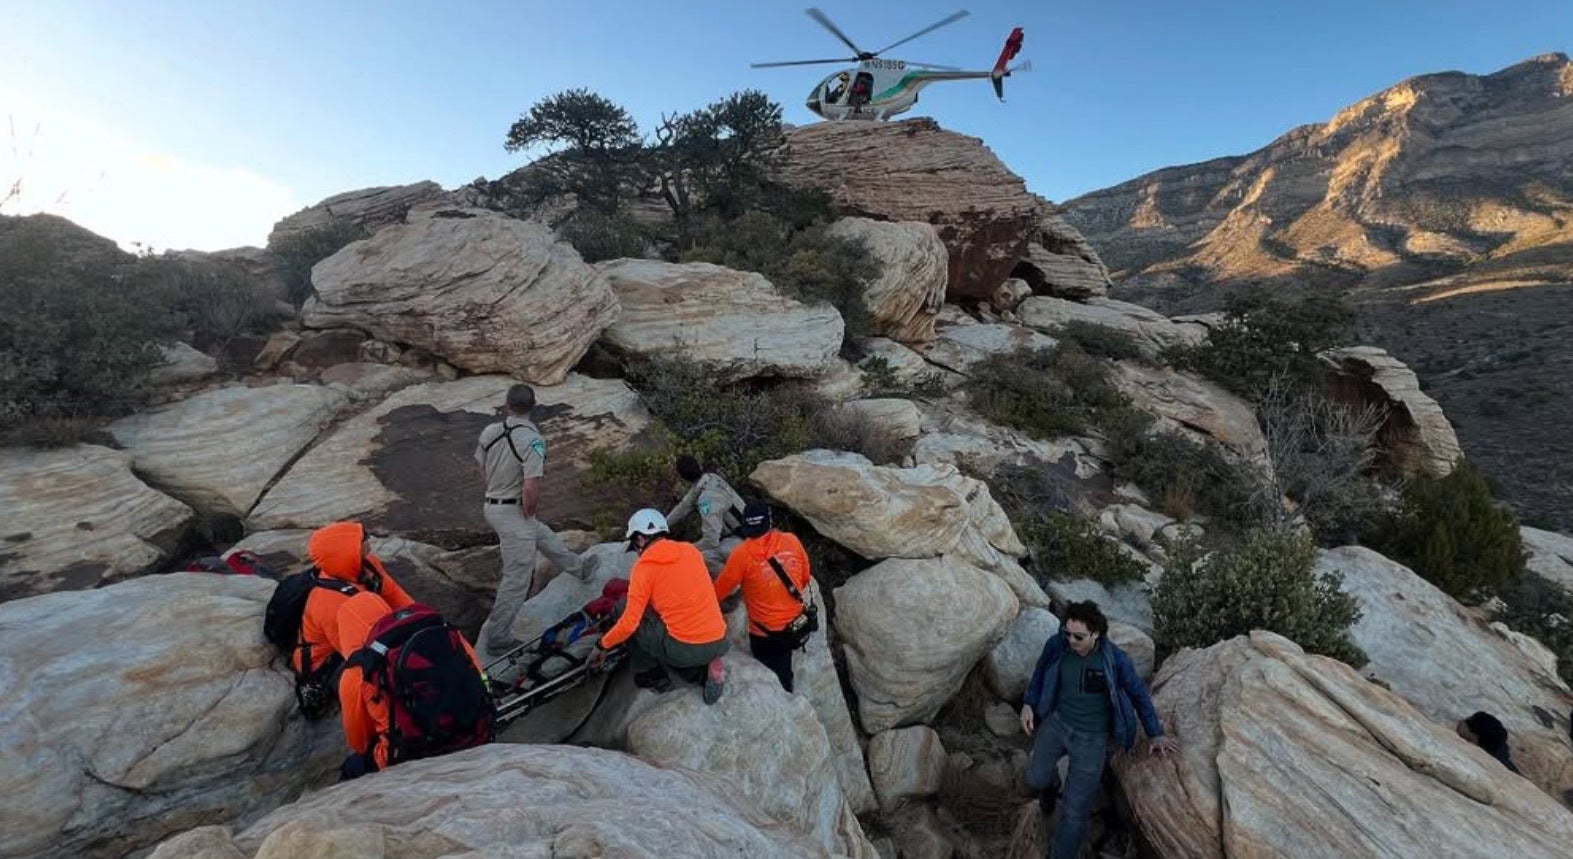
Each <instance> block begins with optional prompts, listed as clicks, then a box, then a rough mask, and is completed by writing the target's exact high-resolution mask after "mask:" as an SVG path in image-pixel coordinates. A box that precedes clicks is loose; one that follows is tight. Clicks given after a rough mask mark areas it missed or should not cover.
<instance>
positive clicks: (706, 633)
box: [592, 509, 730, 704]
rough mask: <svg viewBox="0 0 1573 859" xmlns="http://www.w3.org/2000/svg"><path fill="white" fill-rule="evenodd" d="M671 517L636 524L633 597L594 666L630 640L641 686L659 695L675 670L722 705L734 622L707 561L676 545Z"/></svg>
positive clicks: (632, 529) (645, 515) (638, 518)
mask: <svg viewBox="0 0 1573 859" xmlns="http://www.w3.org/2000/svg"><path fill="white" fill-rule="evenodd" d="M669 531H670V528H669V526H668V525H667V522H666V517H665V516H663V515H661V511H659V510H651V509H645V510H640V511H639V512H637V513H635V514H634V515H633V517H632V518H630V519H629V520H628V530H627V533H626V534H625V536H626V537H627V539H628V548H629V550H630V551H633V552H638V553H639V560H638V561H636V562H635V563H634V567H633V570H632V571H631V572H630V573H629V575H628V596H627V598H626V601H625V603H624V607H623V611H622V615H621V616H620V617H619V618H618V619H617V623H616V624H614V625H613V626H612V628H611V629H609V630H607V632H606V634H605V635H603V636H601V640H600V641H599V642H598V643H597V648H598V650H597V652H596V654H595V656H594V657H593V658H592V665H594V666H599V665H600V663H601V662H602V661H603V660H604V659H605V657H606V651H608V650H611V649H612V648H614V647H617V646H618V645H620V644H622V643H623V642H625V641H627V642H629V643H630V644H631V651H632V652H631V654H630V661H631V662H632V663H633V667H634V683H635V684H636V685H638V686H639V687H640V688H644V689H653V690H655V692H656V693H657V694H659V693H662V692H665V691H667V690H668V689H670V688H671V678H670V677H669V676H668V674H667V670H668V669H672V670H675V671H677V673H678V674H679V675H680V676H682V677H683V678H684V679H686V680H688V681H690V682H693V683H702V684H703V685H704V701H705V703H706V704H714V703H715V702H716V701H717V700H718V699H719V698H720V697H721V692H722V690H723V688H724V686H725V683H726V670H725V668H724V667H723V666H722V664H721V656H722V655H723V654H725V653H726V652H727V649H728V648H729V646H730V644H729V642H728V641H727V639H726V618H724V617H722V615H721V604H720V603H719V602H717V601H716V595H715V586H714V584H713V583H712V582H711V580H710V571H709V569H707V568H706V566H705V559H704V556H702V555H700V554H699V550H698V549H696V548H694V547H693V545H691V544H689V543H684V542H681V541H678V540H673V539H671V535H670V533H669Z"/></svg>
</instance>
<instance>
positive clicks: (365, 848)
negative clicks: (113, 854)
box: [153, 745, 837, 859]
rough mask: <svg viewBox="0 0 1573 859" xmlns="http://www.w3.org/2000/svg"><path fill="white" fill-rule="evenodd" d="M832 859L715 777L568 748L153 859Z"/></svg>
mask: <svg viewBox="0 0 1573 859" xmlns="http://www.w3.org/2000/svg"><path fill="white" fill-rule="evenodd" d="M461 855H463V856H473V857H479V856H495V857H504V856H507V857H519V859H524V857H543V858H544V857H562V859H569V857H572V859H594V857H603V856H604V857H614V856H615V857H619V859H668V857H674V856H683V857H694V859H736V857H740V856H748V857H759V858H760V859H800V857H820V858H821V859H835V857H836V855H837V854H831V853H828V852H826V851H825V849H824V848H823V847H821V846H820V845H819V844H818V843H816V842H815V841H814V840H813V839H811V838H809V837H807V836H805V835H802V834H800V833H798V832H796V831H793V830H792V829H790V828H788V827H785V826H782V825H781V824H779V823H777V822H775V821H774V820H772V819H771V818H770V817H769V816H767V815H766V814H765V813H764V812H762V811H760V810H759V809H758V808H756V807H755V806H754V804H753V803H751V802H749V801H748V800H747V799H745V798H742V797H738V796H737V795H736V792H735V791H734V790H732V789H731V788H730V786H729V785H727V784H726V783H725V782H723V781H720V780H718V779H715V778H713V777H708V776H706V775H703V774H700V773H693V772H678V771H673V770H665V769H659V768H657V767H654V766H651V765H650V764H647V763H645V762H643V761H641V760H639V759H638V758H635V757H632V756H630V755H625V754H620V753H617V752H608V751H602V750H599V749H577V748H570V747H567V746H516V745H490V746H483V747H481V748H478V749H470V750H469V751H465V752H460V753H458V754H453V755H446V756H444V757H439V758H430V759H427V760H423V761H412V762H410V763H407V764H400V765H399V766H397V767H393V768H391V769H389V770H387V771H386V772H381V773H376V774H375V775H372V776H368V777H365V778H361V779H357V780H355V781H352V782H348V783H346V784H341V785H337V786H335V787H333V788H331V789H329V790H325V791H322V792H320V793H317V794H314V795H313V796H312V797H311V798H310V799H307V800H303V801H301V802H298V803H296V804H294V805H290V806H287V807H285V808H281V809H279V810H278V811H275V812H274V813H273V814H270V815H268V816H267V817H265V818H263V819H262V820H260V821H258V822H257V823H256V824H254V825H252V826H250V827H249V828H247V829H245V830H243V831H242V832H240V833H238V834H236V833H233V832H231V831H230V830H229V829H228V828H227V827H217V826H210V827H204V828H202V829H198V830H193V831H192V832H189V833H186V834H185V835H182V836H180V837H178V838H173V839H170V840H169V841H167V842H165V843H164V844H163V845H162V846H161V847H160V848H159V849H158V851H157V852H156V853H154V854H153V856H154V859H219V857H225V859H283V857H306V856H317V857H330V856H331V857H371V856H387V857H394V856H397V857H400V859H439V857H453V856H461Z"/></svg>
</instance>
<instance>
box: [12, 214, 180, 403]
mask: <svg viewBox="0 0 1573 859" xmlns="http://www.w3.org/2000/svg"><path fill="white" fill-rule="evenodd" d="M63 247H64V246H63V245H62V243H61V242H58V241H55V240H53V239H52V238H51V237H49V236H47V235H42V234H40V233H39V232H37V231H34V230H32V229H29V228H27V227H26V226H25V225H24V226H18V227H16V228H13V229H9V230H7V231H6V232H4V233H0V272H4V275H3V276H0V428H5V429H8V430H11V429H15V428H16V427H18V426H19V425H21V424H25V423H29V422H32V421H38V420H43V419H53V418H73V417H97V416H103V415H112V414H115V413H117V412H118V411H121V410H123V409H125V408H128V407H129V406H130V405H132V404H133V403H134V402H135V400H136V398H137V396H138V394H139V392H140V389H141V387H142V384H143V382H144V380H145V379H146V377H147V374H148V371H150V370H151V369H152V368H153V367H155V366H157V365H158V364H159V363H160V362H161V361H162V356H161V353H160V351H159V346H160V345H161V344H163V343H167V342H170V341H171V340H173V339H174V334H175V330H176V322H175V319H174V316H173V314H172V313H171V312H170V311H169V308H168V307H167V306H166V304H165V303H164V301H163V300H162V296H159V295H152V296H149V295H144V294H141V293H140V292H139V291H138V290H137V289H136V288H135V287H134V286H133V285H131V284H129V283H127V272H128V271H129V268H130V265H131V263H130V262H129V258H126V261H121V260H119V259H118V258H116V257H115V256H113V255H79V254H74V253H67V252H66V251H65V250H63Z"/></svg>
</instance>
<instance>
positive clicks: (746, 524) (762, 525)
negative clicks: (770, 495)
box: [742, 501, 770, 537]
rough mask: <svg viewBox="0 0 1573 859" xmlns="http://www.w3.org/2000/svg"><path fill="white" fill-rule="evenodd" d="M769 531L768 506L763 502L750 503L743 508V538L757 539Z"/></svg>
mask: <svg viewBox="0 0 1573 859" xmlns="http://www.w3.org/2000/svg"><path fill="white" fill-rule="evenodd" d="M769 530H770V505H769V504H766V503H765V502H763V501H750V502H748V506H746V507H744V508H743V527H742V532H743V536H744V537H758V536H761V535H762V534H764V533H765V532H766V531H769Z"/></svg>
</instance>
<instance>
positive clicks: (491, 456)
mask: <svg viewBox="0 0 1573 859" xmlns="http://www.w3.org/2000/svg"><path fill="white" fill-rule="evenodd" d="M510 442H512V444H510ZM475 461H476V463H478V464H479V465H480V466H481V470H482V471H484V472H485V473H486V497H487V498H518V497H519V495H520V494H521V493H522V492H523V491H524V481H525V479H526V478H530V477H537V478H538V477H540V476H541V475H542V474H544V473H545V472H546V439H544V438H542V437H541V431H540V430H539V429H537V428H536V426H535V424H534V423H531V422H530V421H528V420H526V419H524V418H516V417H512V416H509V417H507V418H505V419H504V420H502V421H500V422H498V423H495V424H492V425H490V426H488V427H487V428H486V429H483V430H481V437H480V441H479V442H478V443H477V444H476V446H475Z"/></svg>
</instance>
